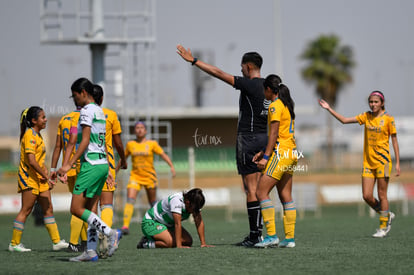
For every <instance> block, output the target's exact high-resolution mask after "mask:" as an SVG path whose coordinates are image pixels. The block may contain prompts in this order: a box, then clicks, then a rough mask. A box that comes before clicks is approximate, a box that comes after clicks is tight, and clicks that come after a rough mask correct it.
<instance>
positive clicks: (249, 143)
mask: <svg viewBox="0 0 414 275" xmlns="http://www.w3.org/2000/svg"><path fill="white" fill-rule="evenodd" d="M266 146H267V134H265V133H263V134H237V144H236V159H237V171H238V172H239V175H248V174H253V173H256V172H261V170H259V169H258V168H257V164H256V163H254V162H253V161H252V159H253V157H254V155H256V153H258V152H260V151H261V150H263V148H265V147H266Z"/></svg>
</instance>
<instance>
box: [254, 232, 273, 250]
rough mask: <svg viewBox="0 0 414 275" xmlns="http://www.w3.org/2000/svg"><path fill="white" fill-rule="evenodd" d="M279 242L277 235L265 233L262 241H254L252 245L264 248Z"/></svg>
mask: <svg viewBox="0 0 414 275" xmlns="http://www.w3.org/2000/svg"><path fill="white" fill-rule="evenodd" d="M278 244H279V238H278V237H277V235H276V234H275V235H273V236H269V235H267V236H266V237H265V238H264V240H263V241H261V242H259V243H256V244H255V245H254V247H258V248H266V247H274V246H277V245H278Z"/></svg>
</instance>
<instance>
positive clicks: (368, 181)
mask: <svg viewBox="0 0 414 275" xmlns="http://www.w3.org/2000/svg"><path fill="white" fill-rule="evenodd" d="M319 104H320V105H321V107H322V108H324V109H326V110H328V111H329V112H330V113H331V114H332V115H333V116H334V117H335V118H336V119H338V120H339V121H340V122H342V123H343V124H348V123H359V124H360V125H362V124H364V125H365V130H364V163H363V168H362V196H363V198H364V200H365V202H366V203H367V204H368V205H369V206H370V207H371V208H373V209H374V210H375V211H376V212H377V213H379V215H380V217H379V220H380V226H379V229H377V231H376V232H375V233H374V234H373V235H372V236H373V237H375V238H383V237H385V236H386V235H387V234H388V232H389V231H390V230H391V222H392V220H393V219H394V218H395V214H394V213H392V212H390V210H389V204H388V198H387V190H388V182H389V179H390V174H391V169H392V162H391V155H390V149H389V139H390V136H391V141H392V146H393V149H394V154H395V162H396V164H395V169H396V172H397V174H396V175H397V176H399V175H400V152H399V148H398V140H397V130H396V129H395V121H394V117H392V116H391V115H390V114H388V113H387V112H386V111H385V105H384V104H385V98H384V95H383V93H382V92H380V91H373V92H372V93H371V94H370V95H369V97H368V105H369V108H370V109H371V111H368V112H365V113H362V114H359V115H357V116H356V117H344V116H343V115H341V114H339V113H337V112H336V111H334V110H333V109H332V108H331V107H330V106H329V104H328V103H327V102H326V101H324V100H323V99H321V100H320V101H319ZM375 181H376V182H377V188H378V199H379V200H377V199H376V198H374V195H373V193H374V185H375Z"/></svg>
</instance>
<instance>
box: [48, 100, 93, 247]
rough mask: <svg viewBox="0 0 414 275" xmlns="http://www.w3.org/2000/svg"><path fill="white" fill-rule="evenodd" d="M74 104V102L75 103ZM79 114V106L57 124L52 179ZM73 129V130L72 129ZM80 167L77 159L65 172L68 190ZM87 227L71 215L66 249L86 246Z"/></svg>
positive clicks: (54, 178) (65, 150)
mask: <svg viewBox="0 0 414 275" xmlns="http://www.w3.org/2000/svg"><path fill="white" fill-rule="evenodd" d="M75 105H76V104H75ZM79 114H80V108H78V109H76V110H75V111H73V112H70V113H68V114H66V115H64V116H63V117H62V118H61V119H60V121H59V124H58V130H57V135H56V143H55V148H54V150H53V155H52V162H51V168H50V171H51V173H50V177H51V179H52V180H56V178H57V174H56V171H57V168H56V167H57V163H58V160H59V156H60V152H61V151H62V164H63V160H64V159H65V156H66V153H67V152H68V151H67V148H68V143H69V138H70V134H71V129H73V128H74V127H76V126H77V125H78V120H79ZM72 131H73V130H72ZM71 148H73V149H72V150H71V153H70V154H69V155H70V157H73V154H74V152H75V148H74V147H71ZM79 169H80V164H79V161H78V162H77V164H75V165H74V166H73V167H72V169H70V170H69V171H68V173H67V184H68V189H69V192H70V193H72V192H73V188H74V186H75V182H76V174H77V172H78V171H79ZM87 228H88V224H87V223H85V222H84V221H82V220H81V219H79V218H78V217H76V216H74V215H72V218H71V220H70V241H69V247H68V250H69V251H72V252H80V251H83V250H84V248H85V247H86V240H87V236H86V230H87ZM79 237H80V239H81V241H82V244H81V245H79Z"/></svg>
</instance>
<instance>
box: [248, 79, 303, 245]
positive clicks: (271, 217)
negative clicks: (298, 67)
mask: <svg viewBox="0 0 414 275" xmlns="http://www.w3.org/2000/svg"><path fill="white" fill-rule="evenodd" d="M280 82H281V81H280V78H279V77H278V76H277V75H269V76H267V77H266V79H265V81H264V83H263V86H264V94H265V97H266V99H268V100H271V101H272V103H271V104H270V105H269V109H268V110H269V111H268V115H267V117H268V142H267V146H266V149H264V150H263V151H261V152H259V153H257V154H256V155H255V156H254V158H253V161H254V162H256V163H257V167H258V168H259V169H264V170H263V175H262V177H261V178H260V181H259V186H258V188H257V192H256V195H257V198H258V199H259V201H260V209H261V211H262V216H263V222H264V224H265V226H266V231H267V236H266V237H265V238H264V239H263V241H261V242H259V243H257V244H255V247H272V246H276V245H279V247H290V248H292V247H295V224H296V207H295V203H294V202H293V199H292V182H293V172H294V171H295V167H296V164H297V155H298V154H297V151H296V142H295V112H294V106H295V103H294V102H293V100H292V98H291V96H290V92H289V89H288V87H287V86H286V85H284V84H279V83H280ZM275 186H276V189H277V192H278V194H279V199H280V202H281V203H282V205H283V210H284V211H283V213H284V216H283V227H284V229H285V230H284V231H285V239H284V240H283V241H281V242H280V243H279V238H278V236H277V234H276V224H275V208H274V205H273V203H272V200H271V199H270V197H269V193H270V192H271V191H272V189H273V187H275Z"/></svg>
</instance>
